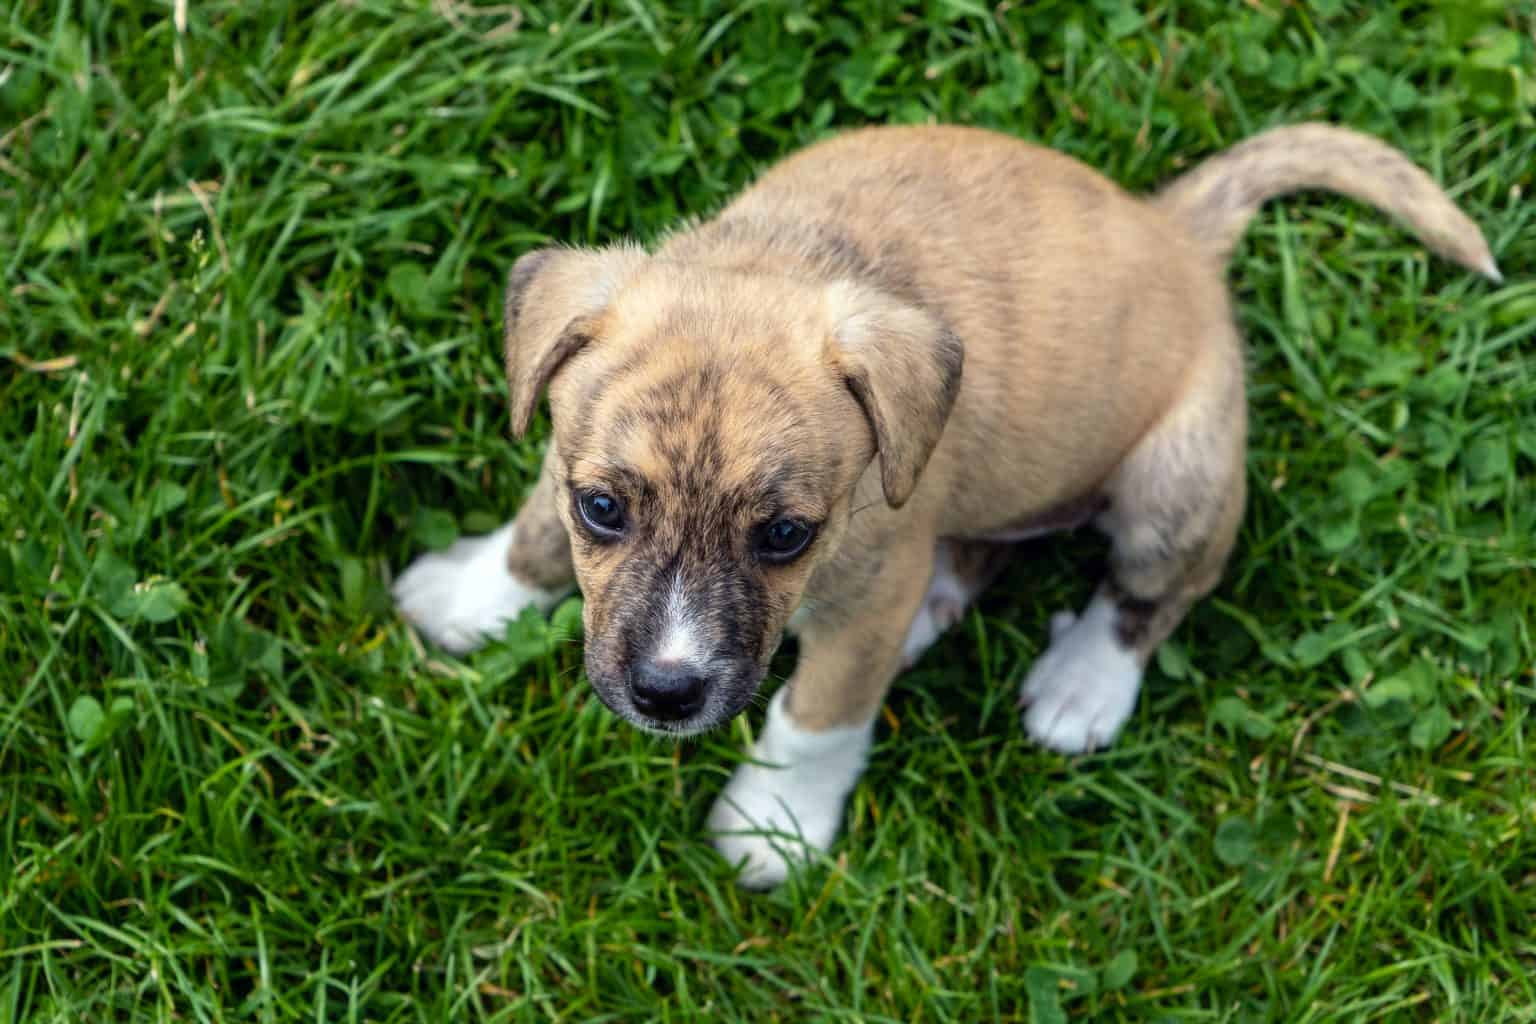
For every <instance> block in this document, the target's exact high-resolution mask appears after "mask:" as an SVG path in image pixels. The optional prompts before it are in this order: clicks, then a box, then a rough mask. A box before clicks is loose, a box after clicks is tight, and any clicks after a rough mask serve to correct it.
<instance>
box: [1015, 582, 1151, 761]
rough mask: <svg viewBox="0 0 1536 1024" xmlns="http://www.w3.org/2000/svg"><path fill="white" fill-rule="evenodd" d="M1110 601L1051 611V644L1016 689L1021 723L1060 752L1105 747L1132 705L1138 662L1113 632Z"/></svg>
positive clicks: (1138, 675) (1138, 685) (1137, 682)
mask: <svg viewBox="0 0 1536 1024" xmlns="http://www.w3.org/2000/svg"><path fill="white" fill-rule="evenodd" d="M1115 615H1116V611H1115V606H1114V604H1113V603H1112V602H1110V601H1108V600H1106V599H1104V598H1102V597H1095V598H1094V599H1093V601H1092V603H1090V604H1089V605H1088V607H1087V609H1086V610H1085V611H1084V612H1083V614H1082V616H1081V617H1079V616H1076V615H1073V614H1072V613H1071V612H1057V613H1056V614H1055V615H1053V616H1051V645H1050V646H1049V647H1048V648H1046V650H1045V653H1044V654H1042V655H1040V658H1039V660H1037V661H1036V662H1035V664H1034V666H1033V667H1032V668H1031V669H1030V670H1029V675H1028V676H1027V677H1026V678H1025V680H1024V686H1023V688H1022V689H1021V690H1020V692H1019V703H1020V705H1026V706H1027V708H1028V710H1026V711H1025V712H1024V727H1025V729H1026V730H1028V732H1029V735H1030V736H1032V737H1033V738H1034V739H1035V741H1036V742H1038V743H1040V744H1041V745H1043V746H1046V747H1050V748H1051V749H1052V750H1059V751H1061V752H1062V753H1064V754H1081V753H1086V752H1088V751H1093V750H1099V749H1102V748H1103V747H1107V746H1109V745H1110V744H1111V743H1113V742H1114V741H1115V737H1117V736H1119V735H1120V730H1121V729H1122V728H1124V726H1125V723H1126V720H1127V719H1129V718H1130V717H1131V712H1132V711H1133V710H1134V709H1135V707H1136V694H1137V691H1138V690H1140V689H1141V665H1140V664H1139V663H1138V662H1137V660H1136V656H1135V654H1134V653H1133V652H1131V651H1129V650H1127V649H1126V648H1125V647H1124V646H1123V645H1122V644H1121V643H1120V640H1119V638H1118V637H1117V636H1115Z"/></svg>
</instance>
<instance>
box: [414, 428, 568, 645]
mask: <svg viewBox="0 0 1536 1024" xmlns="http://www.w3.org/2000/svg"><path fill="white" fill-rule="evenodd" d="M555 464H556V463H555V458H554V449H553V448H551V449H550V451H549V453H548V454H546V455H545V458H544V468H543V469H542V470H541V471H540V473H539V480H538V483H537V484H535V485H534V488H533V493H532V494H530V495H529V496H528V500H527V501H526V502H524V503H523V507H522V508H521V509H520V510H519V511H518V513H517V516H516V517H515V518H514V519H513V520H512V521H511V522H510V523H508V524H506V525H505V526H503V527H502V528H501V529H499V530H497V531H496V532H495V533H491V534H487V535H486V536H484V537H465V538H464V539H462V540H458V541H455V542H454V543H453V544H452V545H450V546H449V547H448V548H446V549H445V550H443V551H437V552H433V553H431V554H426V555H422V556H421V557H420V558H418V559H416V561H414V562H412V563H411V565H410V568H408V569H406V570H405V572H404V573H402V574H401V576H400V578H399V579H398V580H396V581H395V586H394V595H395V603H396V604H397V605H399V607H400V612H401V614H402V615H404V616H405V617H406V619H408V620H409V621H410V622H411V623H412V624H414V625H415V626H416V628H417V629H420V630H421V631H422V632H423V633H425V634H426V635H427V637H428V638H429V639H431V640H432V641H433V642H434V643H436V644H438V645H439V646H442V647H444V648H447V649H448V650H450V651H452V652H453V653H455V654H466V653H468V652H469V651H472V650H474V649H475V648H477V647H479V646H480V645H481V644H483V643H485V641H486V640H487V639H489V638H491V637H494V636H498V635H500V633H501V631H502V629H503V628H504V627H505V626H506V624H507V623H508V622H510V621H512V620H513V619H515V618H517V617H518V615H519V614H521V613H522V610H523V609H524V608H526V607H528V606H529V605H533V606H535V607H537V608H538V609H539V610H540V611H541V612H547V611H549V610H550V609H551V608H553V607H554V606H555V605H556V604H557V603H558V602H559V601H560V599H561V598H562V597H564V596H565V595H566V594H569V593H570V592H571V591H572V590H573V589H574V588H575V570H574V569H573V568H572V566H571V542H570V538H569V537H568V536H567V534H566V532H565V524H564V523H562V522H561V521H560V514H559V512H558V510H557V509H556V507H555V501H556V494H557V493H558V492H557V488H556V486H555V481H554V479H553V478H552V476H551V472H552V471H551V469H550V467H551V466H552V465H555Z"/></svg>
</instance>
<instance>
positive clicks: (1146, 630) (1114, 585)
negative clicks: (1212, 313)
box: [1019, 339, 1247, 754]
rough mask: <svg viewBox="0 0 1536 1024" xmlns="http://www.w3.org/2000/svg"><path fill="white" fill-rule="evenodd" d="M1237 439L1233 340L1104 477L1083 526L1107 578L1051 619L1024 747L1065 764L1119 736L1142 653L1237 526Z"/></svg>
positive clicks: (1205, 583) (1217, 574) (1201, 583)
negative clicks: (1101, 538)
mask: <svg viewBox="0 0 1536 1024" xmlns="http://www.w3.org/2000/svg"><path fill="white" fill-rule="evenodd" d="M1246 434H1247V412H1246V408H1245V405H1244V394H1243V374H1242V366H1241V356H1240V354H1239V352H1238V349H1237V344H1236V341H1235V339H1234V340H1233V341H1232V342H1231V343H1230V344H1228V345H1224V346H1220V347H1219V348H1216V349H1215V350H1214V351H1210V352H1208V353H1207V355H1206V361H1205V365H1203V366H1202V367H1201V368H1200V369H1199V370H1198V371H1197V372H1196V373H1194V374H1192V379H1191V380H1190V382H1189V388H1188V390H1187V391H1186V392H1185V395H1184V397H1183V398H1182V399H1181V400H1180V402H1179V403H1178V404H1177V405H1175V406H1174V407H1173V408H1172V409H1170V410H1169V412H1168V413H1167V414H1166V415H1165V416H1164V417H1163V419H1162V420H1161V421H1160V422H1158V423H1157V424H1156V425H1155V426H1154V427H1153V428H1152V429H1151V430H1150V431H1148V433H1147V434H1146V435H1145V436H1144V437H1143V438H1142V440H1141V441H1140V442H1139V443H1138V444H1137V446H1136V447H1135V448H1134V449H1132V451H1131V453H1130V454H1129V455H1128V456H1127V457H1126V459H1125V460H1124V462H1122V463H1121V465H1120V466H1119V468H1118V469H1116V471H1115V473H1114V474H1113V476H1112V477H1111V478H1110V481H1109V484H1108V487H1107V491H1108V498H1109V505H1108V507H1107V508H1106V510H1105V511H1104V512H1103V513H1101V514H1100V516H1099V517H1098V518H1097V519H1096V520H1095V525H1096V526H1098V527H1099V528H1100V529H1102V530H1103V531H1104V532H1105V533H1107V534H1108V535H1109V537H1110V540H1111V544H1112V547H1111V552H1110V560H1109V562H1110V572H1109V577H1108V578H1107V579H1105V580H1104V581H1103V583H1101V584H1100V586H1099V588H1098V590H1097V592H1096V593H1095V594H1094V597H1093V600H1092V601H1091V602H1090V603H1089V605H1088V607H1087V608H1086V609H1084V610H1083V612H1082V613H1081V614H1074V613H1072V612H1058V613H1056V614H1055V615H1054V616H1052V618H1051V642H1050V646H1049V647H1048V648H1047V649H1046V650H1045V652H1044V653H1043V654H1042V655H1041V656H1040V658H1039V660H1038V661H1036V662H1035V664H1034V666H1033V667H1032V668H1031V670H1030V672H1029V675H1028V676H1027V677H1026V678H1025V680H1024V685H1023V688H1022V690H1021V692H1020V697H1019V702H1020V704H1021V705H1023V706H1025V707H1026V708H1027V710H1026V711H1025V713H1024V725H1025V728H1026V729H1027V730H1028V732H1029V734H1030V736H1032V737H1033V738H1034V739H1035V740H1036V741H1038V742H1039V743H1041V744H1043V745H1044V746H1047V747H1050V748H1052V749H1053V750H1059V751H1062V752H1063V753H1073V754H1075V753H1082V752H1085V751H1091V750H1096V749H1099V748H1102V747H1105V746H1108V745H1109V744H1110V743H1112V742H1113V741H1114V739H1115V737H1116V736H1118V735H1119V733H1120V730H1121V728H1122V727H1123V726H1124V725H1125V722H1126V720H1127V719H1129V718H1130V715H1131V712H1132V711H1133V710H1134V709H1135V706H1136V696H1137V693H1138V691H1139V690H1140V688H1141V677H1142V673H1143V671H1144V670H1145V669H1146V666H1147V662H1148V661H1149V660H1150V659H1151V657H1152V654H1153V653H1154V652H1155V651H1156V650H1157V647H1158V645H1160V644H1161V643H1162V642H1163V641H1164V640H1165V639H1167V637H1168V635H1169V634H1170V633H1171V632H1173V630H1174V627H1176V626H1177V625H1178V624H1179V622H1180V621H1182V620H1183V618H1184V615H1185V614H1186V613H1187V612H1188V611H1189V608H1190V606H1191V605H1192V604H1194V602H1195V601H1197V600H1198V599H1199V598H1201V597H1203V596H1204V595H1205V594H1207V593H1209V592H1210V591H1211V589H1212V588H1214V587H1215V586H1216V584H1217V582H1218V581H1219V580H1220V578H1221V572H1222V568H1223V566H1224V565H1225V564H1226V560H1227V555H1228V554H1229V553H1230V552H1231V550H1232V545H1233V542H1234V541H1235V539H1236V536H1237V528H1238V525H1239V523H1240V521H1241V519H1242V512H1243V499H1244V493H1245V482H1244V477H1243V466H1244V451H1245V443H1246Z"/></svg>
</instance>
